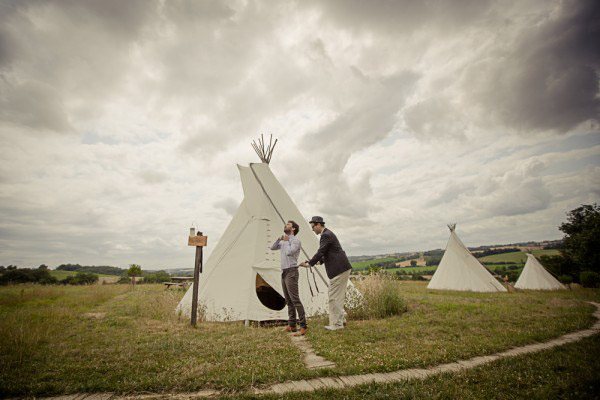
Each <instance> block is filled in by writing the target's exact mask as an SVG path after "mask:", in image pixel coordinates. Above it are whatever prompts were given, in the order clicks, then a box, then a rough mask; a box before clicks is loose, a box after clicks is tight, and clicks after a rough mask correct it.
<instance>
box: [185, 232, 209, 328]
mask: <svg viewBox="0 0 600 400" xmlns="http://www.w3.org/2000/svg"><path fill="white" fill-rule="evenodd" d="M194 231H195V229H194V228H190V237H189V238H188V246H195V247H196V259H195V262H194V283H193V286H192V316H191V321H190V323H191V325H192V326H193V327H196V322H197V320H198V284H199V282H200V273H201V272H202V248H203V247H204V246H206V242H207V239H208V237H207V236H202V232H198V233H197V234H196V235H195V236H194Z"/></svg>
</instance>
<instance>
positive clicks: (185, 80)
mask: <svg viewBox="0 0 600 400" xmlns="http://www.w3.org/2000/svg"><path fill="white" fill-rule="evenodd" d="M594 43H596V44H594ZM598 43H600V2H597V1H551V0H540V1H529V0H524V1H519V2H514V1H487V0H457V1H446V0H426V1H422V2H415V1H412V0H406V1H389V0H370V1H361V0H332V1H310V0H303V1H283V0H282V1H279V0H278V1H275V0H272V1H237V0H236V1H224V0H219V1H201V0H197V1H178V0H173V1H171V0H169V1H152V0H128V1H122V0H96V1H91V0H62V1H52V0H48V1H26V0H19V1H10V0H0V146H1V152H0V265H9V264H13V265H18V266H20V267H28V266H38V265H40V264H46V265H49V266H50V267H55V266H57V265H59V264H62V263H79V264H82V265H114V266H119V267H125V266H127V265H128V264H131V263H137V264H141V265H142V268H145V269H158V268H187V267H193V260H194V251H193V249H192V248H190V247H188V246H187V235H188V232H189V228H190V226H192V225H193V226H196V227H198V229H199V230H201V231H203V232H204V234H206V235H207V236H208V238H209V239H208V243H209V245H208V247H207V248H206V251H207V252H208V253H210V251H211V245H212V247H214V245H215V244H216V243H217V242H218V240H219V238H220V237H221V234H222V232H223V231H224V230H225V228H226V227H227V224H228V223H229V221H230V219H231V217H232V215H233V214H234V213H235V211H236V209H237V207H238V205H239V204H240V202H241V201H242V198H243V193H242V188H241V183H240V180H239V175H238V172H237V168H236V164H241V165H247V164H248V163H250V162H259V159H258V157H257V155H256V154H255V153H254V150H253V149H252V147H251V145H250V143H251V142H252V140H254V139H256V138H257V137H258V136H259V135H260V134H261V133H263V134H265V135H270V134H272V135H273V136H274V137H276V138H277V139H278V140H279V142H278V144H277V147H276V149H275V152H274V154H273V158H272V161H271V164H270V166H271V169H272V171H273V173H274V174H275V175H276V176H277V178H278V179H279V181H280V182H281V184H282V185H283V186H284V187H285V189H286V190H287V192H288V193H289V194H290V196H291V197H292V198H293V199H294V201H295V203H296V205H297V206H298V208H299V209H300V211H301V212H302V214H303V215H305V216H306V218H310V217H311V216H313V215H321V216H323V217H324V219H325V220H326V222H327V225H328V227H329V228H330V229H331V230H333V231H334V232H335V233H336V234H337V236H338V238H339V239H340V241H341V243H342V246H343V247H344V248H345V250H346V252H347V253H348V254H349V255H362V254H383V253H391V252H403V251H417V250H428V249H434V248H444V247H445V244H446V241H447V238H448V234H449V232H448V229H447V227H446V224H447V223H451V222H456V223H458V226H457V233H458V235H459V236H460V237H461V238H462V240H463V242H464V243H465V244H466V245H468V246H477V245H483V244H500V243H514V242H520V241H528V240H544V239H558V238H560V237H562V233H561V232H560V231H559V230H558V226H559V225H560V223H561V222H563V221H565V219H566V213H567V212H568V211H569V210H572V209H574V208H576V207H578V206H579V205H581V204H591V203H593V202H600V128H599V122H598V120H599V118H598V115H599V112H598V111H599V104H600V96H599V72H600V62H599V61H600V46H598Z"/></svg>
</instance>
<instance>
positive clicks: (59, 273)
mask: <svg viewBox="0 0 600 400" xmlns="http://www.w3.org/2000/svg"><path fill="white" fill-rule="evenodd" d="M48 272H50V275H52V276H53V277H55V278H56V279H65V278H66V277H67V276H72V275H77V271H63V270H56V269H52V270H49V271H48ZM94 275H98V277H104V278H114V277H117V279H118V278H119V277H118V276H116V275H107V274H95V273H94Z"/></svg>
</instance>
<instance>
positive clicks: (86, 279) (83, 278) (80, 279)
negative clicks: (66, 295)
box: [60, 272, 98, 285]
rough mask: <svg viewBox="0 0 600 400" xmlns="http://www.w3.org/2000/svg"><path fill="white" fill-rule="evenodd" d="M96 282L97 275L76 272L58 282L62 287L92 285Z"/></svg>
mask: <svg viewBox="0 0 600 400" xmlns="http://www.w3.org/2000/svg"><path fill="white" fill-rule="evenodd" d="M96 282H98V275H96V274H92V273H90V272H78V273H77V274H75V275H71V276H67V277H66V278H65V279H63V280H62V281H60V283H62V284H63V285H92V284H94V283H96Z"/></svg>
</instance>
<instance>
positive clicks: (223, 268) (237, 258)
mask: <svg viewBox="0 0 600 400" xmlns="http://www.w3.org/2000/svg"><path fill="white" fill-rule="evenodd" d="M238 169H239V173H240V178H241V181H242V187H243V191H244V199H243V201H242V203H241V204H240V207H239V209H238V210H237V212H236V214H235V216H234V217H233V219H232V220H231V222H230V223H229V226H228V227H227V228H226V230H225V232H224V233H223V235H222V236H221V239H220V240H219V242H218V244H217V245H216V247H215V248H214V250H213V251H212V253H211V255H210V257H209V258H208V260H207V262H206V264H205V265H204V267H203V273H202V274H201V275H200V283H199V286H198V299H199V300H198V304H199V310H201V312H203V313H204V318H205V320H208V321H236V320H252V321H265V320H287V318H288V316H287V310H286V307H285V300H284V298H283V291H282V286H281V269H280V256H279V251H278V250H277V251H272V250H271V249H270V246H271V245H272V244H273V242H275V240H276V239H277V237H279V236H281V235H282V234H283V226H284V225H285V223H286V222H287V221H288V220H294V221H296V222H297V223H298V225H299V226H300V231H299V233H298V238H299V239H300V241H301V242H302V250H301V252H300V258H299V261H302V260H305V259H309V258H310V257H311V256H312V255H313V254H314V253H316V251H317V249H318V240H317V237H316V236H315V234H314V233H313V232H312V230H311V228H310V225H309V224H308V222H307V219H306V218H304V217H303V216H302V215H301V214H300V211H299V210H298V208H297V207H296V205H295V204H294V202H293V201H292V199H291V198H290V197H289V195H288V194H287V193H286V191H285V190H284V189H283V187H282V186H281V184H280V183H279V182H278V181H277V179H276V178H275V176H274V175H273V173H272V172H271V170H270V168H269V165H268V164H267V163H266V162H263V163H258V164H250V166H249V167H243V166H240V165H238ZM299 272H300V279H299V292H300V300H301V301H302V304H303V305H304V308H305V312H306V316H307V317H308V316H313V315H316V314H321V313H325V312H327V301H328V297H327V286H328V284H329V280H328V278H327V275H326V273H325V269H324V266H322V265H317V266H315V267H313V268H311V269H308V268H302V267H300V269H299ZM191 305H192V287H190V288H189V289H188V291H187V293H186V294H185V296H184V297H183V299H182V300H181V302H180V303H179V305H178V306H177V311H178V312H181V313H183V314H185V315H189V314H190V312H191Z"/></svg>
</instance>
